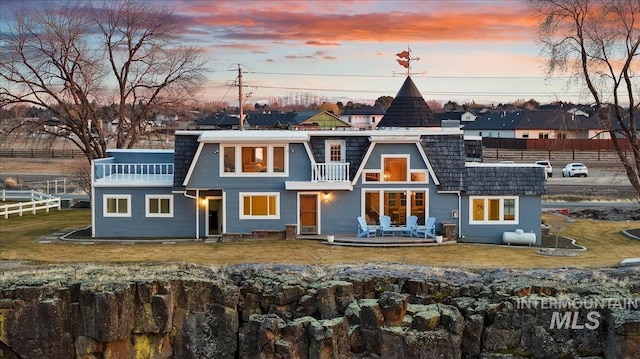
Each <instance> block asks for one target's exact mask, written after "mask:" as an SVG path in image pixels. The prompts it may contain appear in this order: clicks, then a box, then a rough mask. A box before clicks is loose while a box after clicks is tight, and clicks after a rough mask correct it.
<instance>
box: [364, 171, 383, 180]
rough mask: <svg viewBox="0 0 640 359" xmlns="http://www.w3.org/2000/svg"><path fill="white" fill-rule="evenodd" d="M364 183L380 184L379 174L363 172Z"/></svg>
mask: <svg viewBox="0 0 640 359" xmlns="http://www.w3.org/2000/svg"><path fill="white" fill-rule="evenodd" d="M364 181H365V182H380V173H379V172H365V173H364Z"/></svg>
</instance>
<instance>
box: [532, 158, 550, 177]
mask: <svg viewBox="0 0 640 359" xmlns="http://www.w3.org/2000/svg"><path fill="white" fill-rule="evenodd" d="M536 164H537V165H540V166H544V171H545V172H546V173H547V176H548V177H553V166H551V162H549V161H546V160H545V161H536Z"/></svg>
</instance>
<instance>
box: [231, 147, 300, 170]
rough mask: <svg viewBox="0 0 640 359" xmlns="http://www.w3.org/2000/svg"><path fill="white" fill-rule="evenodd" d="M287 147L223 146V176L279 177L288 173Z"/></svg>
mask: <svg viewBox="0 0 640 359" xmlns="http://www.w3.org/2000/svg"><path fill="white" fill-rule="evenodd" d="M287 153H288V151H287V146H285V145H281V146H278V145H262V146H255V145H254V146H252V145H233V146H223V147H222V151H221V154H222V155H223V158H222V159H221V161H220V162H221V165H222V169H221V171H220V173H221V175H222V176H224V175H277V174H284V173H285V172H286V167H287V166H286V163H287Z"/></svg>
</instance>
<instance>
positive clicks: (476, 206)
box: [469, 196, 518, 223]
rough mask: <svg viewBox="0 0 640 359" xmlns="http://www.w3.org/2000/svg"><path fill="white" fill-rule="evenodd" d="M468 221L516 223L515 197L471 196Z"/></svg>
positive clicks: (516, 205) (516, 207) (516, 206)
mask: <svg viewBox="0 0 640 359" xmlns="http://www.w3.org/2000/svg"><path fill="white" fill-rule="evenodd" d="M469 206H470V208H469V212H470V213H471V220H470V223H517V222H518V198H517V197H499V196H491V197H471V199H470V201H469Z"/></svg>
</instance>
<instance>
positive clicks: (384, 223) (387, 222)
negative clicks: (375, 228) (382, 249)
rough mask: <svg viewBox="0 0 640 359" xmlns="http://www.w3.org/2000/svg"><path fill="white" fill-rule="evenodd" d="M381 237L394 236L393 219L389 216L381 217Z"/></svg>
mask: <svg viewBox="0 0 640 359" xmlns="http://www.w3.org/2000/svg"><path fill="white" fill-rule="evenodd" d="M380 235H381V236H387V235H389V236H393V228H391V217H389V216H387V215H382V216H380Z"/></svg>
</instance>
